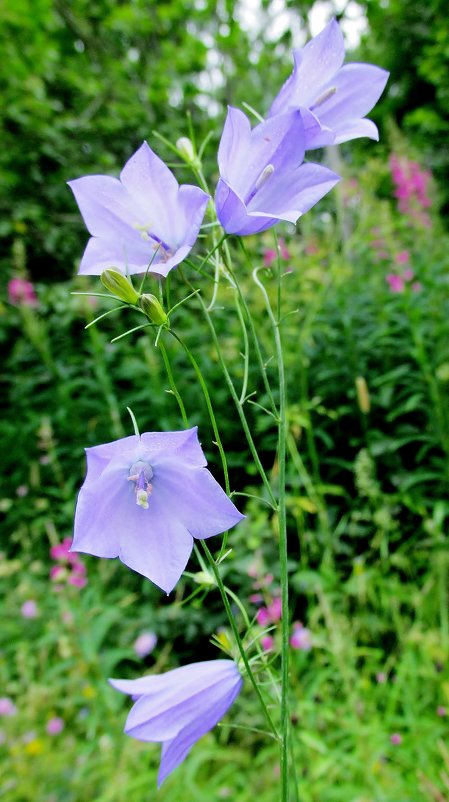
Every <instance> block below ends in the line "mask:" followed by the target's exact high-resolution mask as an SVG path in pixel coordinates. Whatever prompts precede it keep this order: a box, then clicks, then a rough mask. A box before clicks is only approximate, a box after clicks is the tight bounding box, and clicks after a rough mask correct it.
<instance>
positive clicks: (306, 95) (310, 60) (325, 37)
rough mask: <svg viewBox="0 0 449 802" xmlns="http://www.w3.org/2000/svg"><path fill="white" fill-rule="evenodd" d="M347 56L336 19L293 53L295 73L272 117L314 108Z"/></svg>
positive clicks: (285, 87)
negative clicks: (290, 110) (296, 110)
mask: <svg viewBox="0 0 449 802" xmlns="http://www.w3.org/2000/svg"><path fill="white" fill-rule="evenodd" d="M344 57H345V47H344V40H343V34H342V33H341V31H340V28H339V26H338V23H337V22H336V21H335V19H333V20H331V21H330V22H329V23H328V25H326V27H325V28H323V30H322V31H321V32H320V33H319V34H318V35H317V36H315V37H314V38H313V39H311V40H310V41H309V42H307V44H306V45H305V46H304V47H303V48H298V49H297V50H294V51H293V60H294V67H293V72H292V74H291V75H290V77H289V78H287V80H286V82H285V84H284V85H283V87H282V88H281V90H280V92H279V94H278V95H277V97H276V98H275V100H274V101H273V104H272V106H271V108H270V111H269V116H270V117H271V116H273V115H275V114H281V113H282V112H285V111H288V110H289V109H292V108H298V107H299V106H311V105H312V104H313V102H314V101H315V100H316V99H317V97H319V95H320V94H321V87H322V86H323V85H324V84H326V83H327V82H328V81H330V79H331V78H332V77H333V76H334V75H335V73H336V72H337V70H339V69H340V67H341V65H342V64H343V60H344Z"/></svg>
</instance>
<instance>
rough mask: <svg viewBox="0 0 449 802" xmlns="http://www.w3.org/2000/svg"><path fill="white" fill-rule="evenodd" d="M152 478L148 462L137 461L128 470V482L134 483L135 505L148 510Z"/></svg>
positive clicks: (151, 469) (151, 470)
mask: <svg viewBox="0 0 449 802" xmlns="http://www.w3.org/2000/svg"><path fill="white" fill-rule="evenodd" d="M152 478H153V468H152V467H151V465H150V464H149V463H148V462H144V461H143V460H139V461H138V462H134V463H133V465H131V467H130V469H129V475H128V482H134V484H135V493H136V504H137V505H138V506H139V507H143V509H144V510H147V509H148V496H150V495H151V491H152V489H153V485H152V484H150V480H151V479H152Z"/></svg>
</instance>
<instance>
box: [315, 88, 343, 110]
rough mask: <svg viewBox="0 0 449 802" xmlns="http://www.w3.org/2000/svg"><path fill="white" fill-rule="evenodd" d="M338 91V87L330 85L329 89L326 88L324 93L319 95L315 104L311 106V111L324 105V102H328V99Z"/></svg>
mask: <svg viewBox="0 0 449 802" xmlns="http://www.w3.org/2000/svg"><path fill="white" fill-rule="evenodd" d="M336 91H337V87H336V86H330V87H329V89H326V90H325V91H324V92H323V93H322V95H319V96H318V97H317V99H316V100H315V102H314V103H313V105H312V106H310V111H313V110H314V109H316V108H318V106H322V105H323V103H325V102H326V100H329V98H330V97H332V95H335V92H336Z"/></svg>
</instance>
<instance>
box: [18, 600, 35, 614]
mask: <svg viewBox="0 0 449 802" xmlns="http://www.w3.org/2000/svg"><path fill="white" fill-rule="evenodd" d="M20 612H21V613H22V616H23V617H24V618H37V616H38V615H39V610H38V607H37V604H36V602H35V601H34V599H27V601H24V603H23V604H22V607H21V608H20Z"/></svg>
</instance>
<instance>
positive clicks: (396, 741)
mask: <svg viewBox="0 0 449 802" xmlns="http://www.w3.org/2000/svg"><path fill="white" fill-rule="evenodd" d="M390 741H391V743H392V744H393V746H400V744H401V743H402V735H400V733H399V732H394V733H393V735H390Z"/></svg>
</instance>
